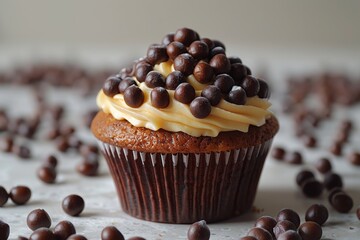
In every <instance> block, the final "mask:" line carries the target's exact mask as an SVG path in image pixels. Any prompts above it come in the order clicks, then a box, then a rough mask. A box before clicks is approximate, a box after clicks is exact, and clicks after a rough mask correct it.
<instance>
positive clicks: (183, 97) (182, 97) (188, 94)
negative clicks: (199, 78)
mask: <svg viewBox="0 0 360 240" xmlns="http://www.w3.org/2000/svg"><path fill="white" fill-rule="evenodd" d="M195 94H196V92H195V89H194V87H193V86H191V84H190V83H181V84H180V85H179V86H178V87H177V88H176V90H175V93H174V98H175V99H176V100H177V101H179V102H181V103H184V104H189V103H191V101H192V100H193V99H194V98H195Z"/></svg>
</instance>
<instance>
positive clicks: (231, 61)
mask: <svg viewBox="0 0 360 240" xmlns="http://www.w3.org/2000/svg"><path fill="white" fill-rule="evenodd" d="M228 58H229V61H230V64H234V63H242V61H241V59H240V58H239V57H228Z"/></svg>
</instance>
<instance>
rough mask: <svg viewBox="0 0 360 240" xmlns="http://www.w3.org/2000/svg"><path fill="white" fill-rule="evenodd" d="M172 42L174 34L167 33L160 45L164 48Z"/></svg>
mask: <svg viewBox="0 0 360 240" xmlns="http://www.w3.org/2000/svg"><path fill="white" fill-rule="evenodd" d="M173 41H174V33H169V34H166V35H165V36H164V38H163V39H162V41H161V42H162V44H164V45H165V46H167V45H169V44H170V43H171V42H173Z"/></svg>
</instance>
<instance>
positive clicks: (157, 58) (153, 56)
mask: <svg viewBox="0 0 360 240" xmlns="http://www.w3.org/2000/svg"><path fill="white" fill-rule="evenodd" d="M146 59H147V61H148V62H149V63H150V64H152V65H155V64H159V63H161V62H166V61H167V60H169V57H168V55H167V53H166V46H165V45H158V44H154V45H151V46H150V47H149V48H148V51H147V54H146Z"/></svg>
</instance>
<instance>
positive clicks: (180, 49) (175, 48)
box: [166, 42, 187, 60]
mask: <svg viewBox="0 0 360 240" xmlns="http://www.w3.org/2000/svg"><path fill="white" fill-rule="evenodd" d="M166 52H167V55H169V58H170V59H171V60H174V59H175V58H176V57H177V56H179V55H180V54H183V53H186V52H187V50H186V47H185V45H184V44H182V43H181V42H172V43H170V44H169V45H168V46H167V47H166Z"/></svg>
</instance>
